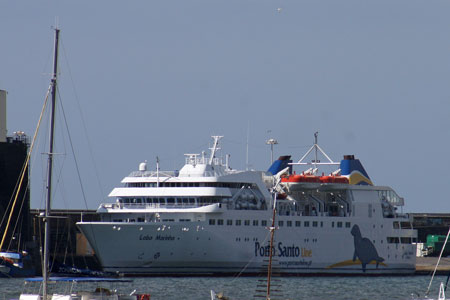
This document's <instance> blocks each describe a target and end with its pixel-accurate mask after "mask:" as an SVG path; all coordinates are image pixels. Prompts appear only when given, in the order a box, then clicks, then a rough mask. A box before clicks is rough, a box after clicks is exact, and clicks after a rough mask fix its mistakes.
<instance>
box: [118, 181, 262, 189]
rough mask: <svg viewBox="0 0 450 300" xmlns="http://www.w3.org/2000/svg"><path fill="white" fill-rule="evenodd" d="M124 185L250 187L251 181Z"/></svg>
mask: <svg viewBox="0 0 450 300" xmlns="http://www.w3.org/2000/svg"><path fill="white" fill-rule="evenodd" d="M125 186H126V187H158V186H159V187H219V188H221V187H222V188H235V189H240V188H251V187H254V184H252V183H242V182H159V183H156V182H130V183H127V184H125Z"/></svg>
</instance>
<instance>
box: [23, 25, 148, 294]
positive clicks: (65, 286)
mask: <svg viewBox="0 0 450 300" xmlns="http://www.w3.org/2000/svg"><path fill="white" fill-rule="evenodd" d="M59 32H60V30H59V29H58V28H55V44H54V59H53V75H52V79H51V83H50V87H49V91H51V108H50V118H51V119H50V135H49V150H48V161H47V170H48V174H47V197H46V205H45V212H44V213H43V214H42V215H41V217H42V219H43V222H44V245H43V249H44V251H43V252H44V253H43V261H42V278H30V279H26V280H25V286H26V288H28V287H30V285H31V284H32V283H38V288H37V290H35V291H29V290H24V292H23V293H22V294H21V295H20V298H19V299H20V300H41V299H42V300H44V299H45V300H47V299H55V300H72V299H73V300H75V299H77V300H78V299H80V300H85V299H102V300H110V299H111V300H150V294H138V293H136V291H133V292H131V293H130V294H119V293H118V292H117V291H116V290H115V289H108V288H105V287H101V286H99V287H97V288H95V289H94V290H93V291H92V292H86V291H83V292H81V291H78V290H76V289H75V288H76V287H77V286H79V284H78V283H89V284H91V285H92V283H96V284H97V283H98V284H100V283H118V282H130V280H124V279H117V278H87V277H82V278H77V277H50V271H49V242H50V224H49V223H50V221H51V219H52V215H51V200H52V170H53V154H54V150H53V147H54V131H55V108H56V86H57V72H58V45H59ZM48 94H49V93H47V97H46V100H45V103H44V108H45V106H46V103H47V99H48ZM43 111H44V109H43ZM41 116H42V114H41ZM39 123H40V122H39ZM38 128H39V125H38ZM35 137H36V134H35ZM34 140H35V138H34V139H33V142H32V145H33V144H34ZM49 284H55V285H57V286H56V287H53V286H52V289H51V290H52V291H51V292H49V290H50V289H49ZM60 291H61V292H60Z"/></svg>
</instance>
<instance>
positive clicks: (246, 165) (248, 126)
mask: <svg viewBox="0 0 450 300" xmlns="http://www.w3.org/2000/svg"><path fill="white" fill-rule="evenodd" d="M249 136H250V121H248V123H247V150H246V155H245V168H246V170H247V171H248V140H249Z"/></svg>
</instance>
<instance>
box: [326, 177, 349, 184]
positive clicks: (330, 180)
mask: <svg viewBox="0 0 450 300" xmlns="http://www.w3.org/2000/svg"><path fill="white" fill-rule="evenodd" d="M320 182H322V183H348V178H347V177H344V176H321V177H320Z"/></svg>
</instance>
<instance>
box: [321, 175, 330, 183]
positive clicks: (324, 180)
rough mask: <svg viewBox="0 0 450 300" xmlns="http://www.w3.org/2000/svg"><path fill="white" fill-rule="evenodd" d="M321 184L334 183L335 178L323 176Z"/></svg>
mask: <svg viewBox="0 0 450 300" xmlns="http://www.w3.org/2000/svg"><path fill="white" fill-rule="evenodd" d="M320 182H322V183H333V176H321V177H320Z"/></svg>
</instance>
